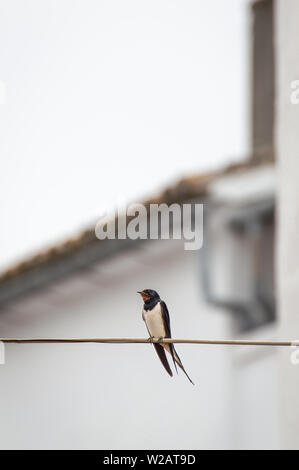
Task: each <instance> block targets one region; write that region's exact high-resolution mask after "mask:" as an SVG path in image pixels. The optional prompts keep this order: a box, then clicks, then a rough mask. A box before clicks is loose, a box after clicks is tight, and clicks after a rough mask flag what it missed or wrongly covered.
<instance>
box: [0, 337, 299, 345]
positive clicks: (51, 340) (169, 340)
mask: <svg viewBox="0 0 299 470" xmlns="http://www.w3.org/2000/svg"><path fill="white" fill-rule="evenodd" d="M1 341H2V342H3V343H18V344H24V343H108V344H128V343H147V344H150V343H182V344H210V345H212V344H213V345H215V344H218V345H229V346H299V341H298V340H293V341H290V340H288V341H256V340H235V339H174V338H152V339H151V340H149V339H147V338H0V342H1Z"/></svg>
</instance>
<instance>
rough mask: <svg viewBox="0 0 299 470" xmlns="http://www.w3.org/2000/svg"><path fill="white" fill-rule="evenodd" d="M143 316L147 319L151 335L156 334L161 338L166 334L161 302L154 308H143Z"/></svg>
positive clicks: (155, 335) (156, 336)
mask: <svg viewBox="0 0 299 470" xmlns="http://www.w3.org/2000/svg"><path fill="white" fill-rule="evenodd" d="M142 318H143V320H144V321H145V323H146V326H147V329H148V331H149V333H150V335H151V336H154V337H155V338H161V337H164V336H165V335H166V332H165V328H164V323H163V319H162V312H161V304H160V302H158V303H157V305H155V307H154V308H153V309H152V310H144V309H143V310H142Z"/></svg>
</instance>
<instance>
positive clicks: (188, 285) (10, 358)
mask: <svg viewBox="0 0 299 470" xmlns="http://www.w3.org/2000/svg"><path fill="white" fill-rule="evenodd" d="M275 11H276V15H275V22H273V8H272V2H271V1H270V0H265V1H260V2H256V3H255V4H254V7H253V17H254V23H253V32H254V42H253V61H252V63H253V72H254V73H253V77H254V80H253V82H254V89H253V100H252V101H253V107H252V116H253V126H252V156H251V158H250V159H249V160H248V161H245V162H243V163H240V164H234V165H230V166H228V167H226V168H224V169H223V170H218V171H214V172H211V173H206V174H202V175H195V176H193V177H190V178H185V179H183V180H181V181H179V182H178V183H177V184H176V185H174V186H172V187H170V188H167V189H166V190H165V191H164V192H163V193H162V194H160V195H158V196H157V197H154V198H153V199H152V200H148V201H146V202H147V203H150V202H156V203H161V202H166V203H168V204H170V203H172V202H179V203H182V202H187V201H192V202H202V203H204V208H205V209H204V245H203V248H202V249H201V250H199V251H185V250H184V249H183V242H182V241H178V240H176V241H174V240H161V241H146V240H145V241H144V240H142V241H140V240H136V241H130V240H105V241H99V240H97V239H96V238H95V235H94V227H91V228H90V230H87V231H85V232H84V233H82V234H80V235H78V236H77V237H74V238H72V239H70V240H67V241H66V242H65V243H62V244H60V245H57V246H54V247H53V248H52V249H49V250H46V251H44V252H41V253H39V254H37V255H36V256H34V257H32V258H30V259H28V260H25V261H24V262H23V263H20V264H18V265H17V266H14V267H12V268H11V269H9V270H7V271H6V272H5V273H3V274H2V276H1V278H0V305H1V311H0V337H2V338H4V337H20V338H21V337H49V338H51V337H95V336H98V337H105V336H107V337H147V332H146V329H145V325H144V324H143V322H142V319H141V307H142V304H141V300H140V298H139V296H138V295H137V293H136V292H137V291H138V290H141V289H144V288H153V289H155V290H157V291H158V292H159V293H160V294H161V297H162V298H163V299H164V300H165V301H166V303H167V305H168V308H169V311H170V315H171V320H172V333H173V336H174V337H177V338H178V337H180V338H209V339H211V338H215V339H217V338H223V339H226V338H227V339H228V338H240V339H245V338H246V339H251V338H254V339H265V340H267V339H278V338H282V339H289V338H290V339H292V338H294V339H296V338H295V337H296V332H295V331H296V330H295V328H296V326H298V319H297V314H296V300H297V290H298V289H297V288H296V287H297V283H296V280H297V272H298V269H297V264H298V263H297V257H296V250H297V248H296V241H297V226H298V223H297V222H298V220H299V219H298V217H297V216H298V214H297V212H298V207H297V206H298V202H297V201H298V200H299V198H298V197H297V196H298V194H297V192H298V189H297V187H298V185H297V172H296V169H297V166H298V165H297V163H296V162H297V160H296V151H297V149H298V133H297V128H296V123H297V120H296V119H297V114H296V113H298V109H299V108H297V107H296V106H293V105H292V104H291V103H290V102H289V101H288V92H289V88H288V87H289V80H291V79H295V78H296V73H299V70H298V66H297V65H295V64H296V57H297V56H298V51H297V50H296V47H297V45H296V44H297V42H296V34H297V28H296V19H297V20H298V18H299V9H298V4H297V3H296V1H295V0H287V1H286V0H280V1H279V0H278V1H277V2H276V10H275ZM277 12H278V13H279V14H277ZM273 25H274V26H275V27H274V38H275V41H274V44H275V45H276V48H275V49H274V52H275V54H274V53H273ZM274 55H275V57H276V58H277V59H278V60H277V77H278V80H277V83H276V96H277V104H276V113H277V119H276V127H275V132H273V129H274V127H273V121H274V118H273V117H274V113H273V109H274V99H273V98H274V83H275V81H274V68H273V58H274ZM263 57H264V58H265V57H267V60H261V58H263ZM271 57H272V59H271ZM268 59H269V60H268ZM261 77H262V78H261ZM297 78H298V77H297ZM269 89H270V90H269ZM266 90H267V92H266ZM258 123H259V124H258ZM277 141H278V146H277V150H278V151H277V155H278V159H279V168H278V171H277V169H275V163H274V158H273V153H274V151H273V147H274V144H273V142H275V143H276V142H277ZM276 173H277V174H276ZM276 181H278V191H277V185H276ZM277 197H278V208H279V210H278V213H279V220H278V243H277V242H276V240H277V238H276V236H275V228H276V222H275V217H274V215H275V201H276V198H277ZM274 249H275V250H276V252H277V254H278V256H277V264H276V266H277V276H276V280H275V269H274V264H275V263H274V256H273V255H274ZM276 282H277V284H278V294H279V297H278V299H277V298H276V293H277V290H276ZM277 306H278V309H277ZM276 310H277V313H276ZM277 318H278V319H279V320H280V321H279V322H278V321H277ZM280 325H281V329H280V328H279V326H280ZM177 350H178V353H179V355H180V356H181V359H182V361H183V364H184V366H185V367H186V370H187V371H188V373H189V374H190V376H191V377H192V379H193V380H194V382H195V387H193V386H192V385H191V384H190V383H189V382H188V381H187V380H186V377H185V376H184V375H183V374H179V376H176V375H175V376H174V377H173V378H170V377H169V376H168V375H167V374H166V372H165V371H164V369H163V367H162V366H161V364H160V361H159V359H158V358H157V356H156V354H155V352H154V350H153V347H152V345H150V344H148V345H145V344H126V345H112V344H67V345H65V344H26V345H16V344H11V345H7V346H6V362H5V364H4V365H1V366H0V380H1V387H0V415H1V423H0V448H3V449H10V448H11V449H15V448H19V449H21V448H22V449H29V448H35V449H36V448H39V449H49V448H50V449H65V448H71V449H91V448H96V449H104V448H106V449H107V448H108V449H117V448H121V449H126V448H139V449H147V448H149V449H150V448H152V449H215V448H221V449H244V448H246V449H249V448H254V449H257V448H267V449H274V448H287V447H292V448H298V447H299V446H298V426H299V424H298V421H299V420H298V409H299V407H298V393H297V391H298V385H299V384H298V380H299V379H298V370H297V368H296V367H295V366H294V365H292V364H291V362H290V350H289V348H286V349H285V350H283V351H282V350H281V349H278V348H269V347H246V348H245V347H233V346H227V347H223V346H207V345H183V344H180V345H177Z"/></svg>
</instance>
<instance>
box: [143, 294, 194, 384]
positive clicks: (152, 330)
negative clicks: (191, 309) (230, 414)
mask: <svg viewBox="0 0 299 470" xmlns="http://www.w3.org/2000/svg"><path fill="white" fill-rule="evenodd" d="M138 294H140V295H141V297H142V299H143V302H144V304H143V309H142V318H143V320H144V322H145V324H146V328H147V331H148V333H149V335H150V339H152V338H159V339H162V338H171V330H170V318H169V312H168V309H167V305H166V303H165V302H163V300H161V299H160V296H159V294H158V293H157V292H156V291H155V290H152V289H144V290H143V291H141V292H138ZM153 345H154V348H155V350H156V353H157V354H158V356H159V358H160V361H161V362H162V364H163V366H164V367H165V369H166V371H167V372H168V374H169V375H170V376H171V377H172V370H171V368H170V365H169V363H168V360H167V357H166V354H165V349H166V351H168V353H169V354H170V355H171V357H172V360H173V364H174V367H175V370H176V372H178V370H177V365H178V366H179V367H180V368H181V369H182V371H183V372H184V374H186V376H187V377H188V379H189V381H190V382H191V383H192V384H193V385H194V383H193V382H192V380H191V379H190V377H189V375H188V374H187V372H186V371H185V369H184V366H183V364H182V361H181V360H180V358H179V356H178V354H177V352H176V350H175V348H174V344H173V343H163V342H161V343H153Z"/></svg>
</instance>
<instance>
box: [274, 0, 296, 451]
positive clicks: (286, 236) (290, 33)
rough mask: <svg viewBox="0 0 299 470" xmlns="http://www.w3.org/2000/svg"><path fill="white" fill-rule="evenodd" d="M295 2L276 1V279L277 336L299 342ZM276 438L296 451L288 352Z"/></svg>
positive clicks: (293, 381) (292, 369)
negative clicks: (277, 182) (294, 86)
mask: <svg viewBox="0 0 299 470" xmlns="http://www.w3.org/2000/svg"><path fill="white" fill-rule="evenodd" d="M298 21H299V2H298V1H297V0H277V2H276V29H277V41H276V52H277V55H276V62H277V105H276V115H277V118H276V139H277V156H278V164H279V165H278V167H279V181H280V187H279V197H278V203H279V204H278V252H277V274H278V276H277V281H278V290H279V297H278V300H279V314H280V325H281V329H280V334H281V337H285V338H291V339H295V340H298V339H299V308H298V305H299V289H298V285H299V250H298V234H299V186H298V179H299V104H292V103H291V100H290V95H291V92H292V91H293V90H292V89H291V83H292V82H293V81H294V80H298V79H299V61H298V57H299V32H298ZM281 355H282V357H281V437H282V446H283V447H284V448H296V449H298V448H299V365H292V363H291V362H290V350H285V351H284V353H282V354H281Z"/></svg>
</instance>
